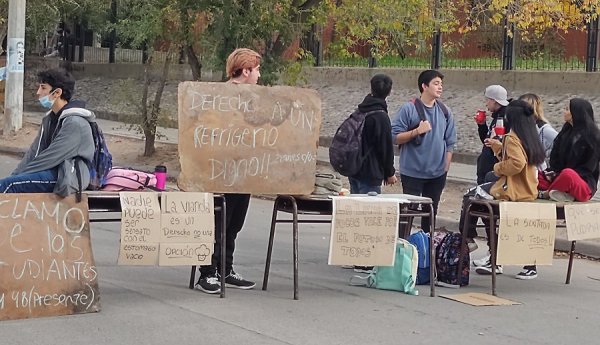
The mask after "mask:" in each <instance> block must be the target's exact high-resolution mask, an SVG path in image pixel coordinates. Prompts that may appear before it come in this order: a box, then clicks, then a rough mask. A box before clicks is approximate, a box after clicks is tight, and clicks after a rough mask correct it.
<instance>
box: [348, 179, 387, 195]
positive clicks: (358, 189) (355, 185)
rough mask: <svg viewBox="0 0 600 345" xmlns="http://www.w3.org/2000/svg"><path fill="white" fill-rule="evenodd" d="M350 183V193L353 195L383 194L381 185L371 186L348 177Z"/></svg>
mask: <svg viewBox="0 0 600 345" xmlns="http://www.w3.org/2000/svg"><path fill="white" fill-rule="evenodd" d="M348 181H349V182H350V193H352V194H367V193H369V192H377V194H381V185H378V186H371V185H370V184H369V183H368V182H366V181H361V180H359V179H357V178H354V177H348Z"/></svg>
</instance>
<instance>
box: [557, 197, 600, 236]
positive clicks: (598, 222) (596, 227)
mask: <svg viewBox="0 0 600 345" xmlns="http://www.w3.org/2000/svg"><path fill="white" fill-rule="evenodd" d="M565 221H566V222H567V239H568V240H569V241H578V240H588V239H592V238H600V203H586V204H572V205H565Z"/></svg>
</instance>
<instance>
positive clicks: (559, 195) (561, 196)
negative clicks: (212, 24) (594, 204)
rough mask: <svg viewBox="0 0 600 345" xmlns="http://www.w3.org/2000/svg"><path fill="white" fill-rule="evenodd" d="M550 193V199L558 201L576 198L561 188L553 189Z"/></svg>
mask: <svg viewBox="0 0 600 345" xmlns="http://www.w3.org/2000/svg"><path fill="white" fill-rule="evenodd" d="M548 195H549V196H550V199H552V200H554V201H556V202H567V201H574V200H575V198H574V197H573V196H572V195H571V194H569V193H565V192H561V191H559V190H551V191H549V192H548Z"/></svg>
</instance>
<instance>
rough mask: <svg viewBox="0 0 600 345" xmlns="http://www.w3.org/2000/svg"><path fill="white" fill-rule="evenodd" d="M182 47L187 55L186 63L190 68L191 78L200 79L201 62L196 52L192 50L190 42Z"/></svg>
mask: <svg viewBox="0 0 600 345" xmlns="http://www.w3.org/2000/svg"><path fill="white" fill-rule="evenodd" d="M183 49H184V50H185V54H186V55H187V58H188V64H189V65H190V68H191V69H192V78H194V80H196V81H200V78H201V76H202V64H201V63H200V60H198V56H196V52H194V47H192V45H191V44H186V46H185V47H184V48H183Z"/></svg>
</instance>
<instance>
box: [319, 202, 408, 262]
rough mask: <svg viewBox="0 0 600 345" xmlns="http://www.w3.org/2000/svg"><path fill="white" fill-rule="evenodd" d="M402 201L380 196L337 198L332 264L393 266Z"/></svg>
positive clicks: (333, 219)
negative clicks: (400, 202) (400, 203)
mask: <svg viewBox="0 0 600 345" xmlns="http://www.w3.org/2000/svg"><path fill="white" fill-rule="evenodd" d="M399 211H400V210H399V204H398V202H396V201H389V200H384V199H379V198H368V197H367V198H334V199H333V216H332V219H331V238H330V245H329V265H355V266H392V265H393V264H394V259H395V256H396V238H397V237H398V220H399Z"/></svg>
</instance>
